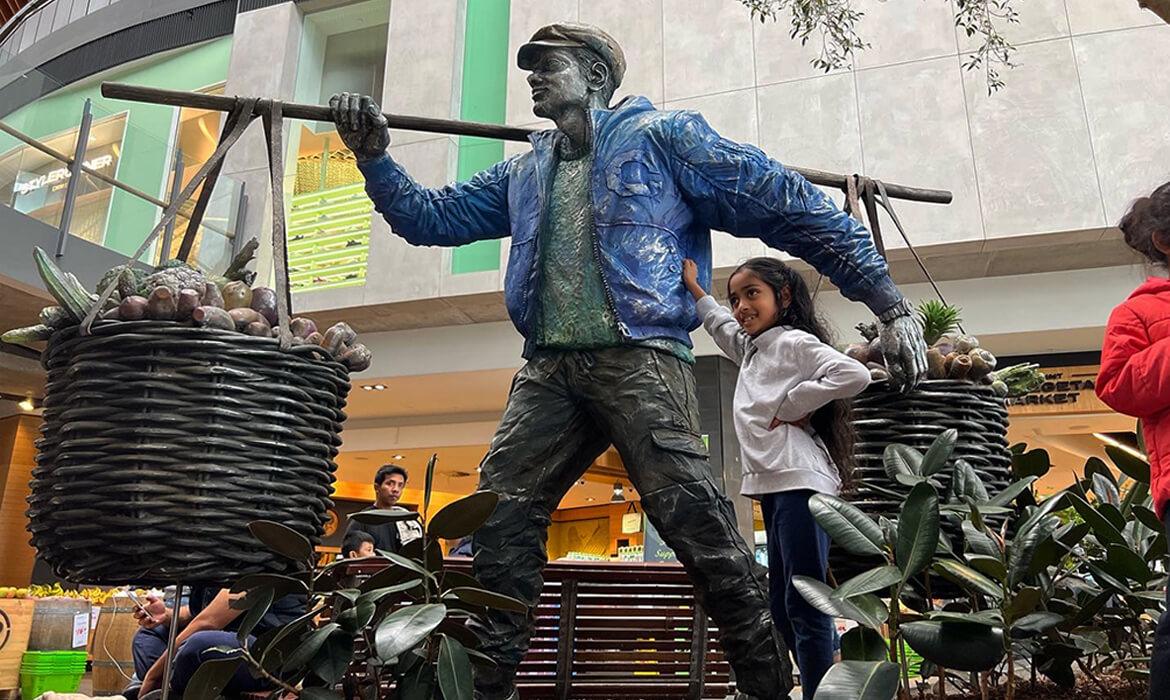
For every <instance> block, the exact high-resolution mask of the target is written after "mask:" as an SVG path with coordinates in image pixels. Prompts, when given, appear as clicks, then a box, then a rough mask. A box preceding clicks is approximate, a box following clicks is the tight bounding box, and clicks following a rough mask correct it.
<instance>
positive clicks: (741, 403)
mask: <svg viewBox="0 0 1170 700" xmlns="http://www.w3.org/2000/svg"><path fill="white" fill-rule="evenodd" d="M696 310H697V311H698V314H699V317H700V318H702V319H703V326H704V327H705V328H706V329H707V332H708V333H710V334H711V337H712V338H714V339H715V344H716V345H718V346H719V348H720V349H721V350H722V351H723V352H724V353H725V354H726V355H727V356H728V357H729V358H731V360H732V361H733V362H735V363H736V364H737V365H739V379H738V381H737V382H736V384H735V399H734V401H733V410H734V413H735V434H736V436H737V437H738V438H739V445H740V455H741V461H742V462H743V484H742V488H741V489H740V492H741V493H742V494H743V495H745V496H750V497H753V498H759V497H760V496H763V495H764V494H768V493H777V492H780V491H795V490H798V489H812V490H813V491H817V492H819V493H827V494H836V493H837V492H838V491H839V490H840V488H841V479H840V477H839V476H838V473H837V467H836V465H834V464H833V460H832V459H831V458H830V457H829V453H828V451H827V450H826V449H825V445H824V443H823V442H822V441H821V439H820V438H819V437H817V436H816V435H815V434H814V433H813V432H812V431H811V429H807V430H806V429H804V428H801V427H800V426H797V425H791V423H794V422H796V421H799V420H801V419H802V418H804V417H805V416H808V415H810V414H812V413H813V412H815V411H816V410H817V409H819V408H821V407H822V406H825V405H826V404H828V403H829V402H831V401H834V400H836V399H847V398H850V397H852V396H856V395H857V394H860V393H861V392H862V391H863V390H864V389H865V387H866V386H868V385H869V381H870V377H869V370H868V369H866V367H865V365H863V364H861V363H860V362H858V361H856V360H854V359H852V358H849V357H846V356H845V355H843V354H842V353H840V352H838V351H837V350H836V349H835V348H832V347H830V346H828V345H826V344H824V343H822V342H821V341H819V340H817V338H816V336H814V335H812V334H810V333H806V332H804V331H801V330H797V329H795V328H791V327H788V326H776V327H775V328H770V329H768V330H767V331H764V332H763V333H761V334H759V335H758V336H756V337H755V338H753V337H751V336H749V335H748V334H747V333H745V332H744V330H743V328H741V327H740V325H739V323H738V322H737V321H736V320H735V317H734V316H732V315H731V312H730V311H729V310H727V309H726V308H724V307H722V306H720V305H719V303H718V302H716V301H715V299H714V298H713V297H711V296H705V297H703V298H702V299H700V300H699V302H698V304H697V306H696ZM774 418H775V419H779V420H780V421H782V422H781V424H780V425H778V426H777V427H776V428H774V429H772V430H769V429H768V426H770V425H771V424H772V419H774Z"/></svg>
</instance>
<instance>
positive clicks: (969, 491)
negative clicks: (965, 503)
mask: <svg viewBox="0 0 1170 700" xmlns="http://www.w3.org/2000/svg"><path fill="white" fill-rule="evenodd" d="M951 495H952V497H953V498H954V499H955V500H956V501H962V500H964V499H965V498H970V499H971V500H973V501H975V502H976V503H986V502H987V499H988V498H989V497H988V495H987V487H986V486H984V485H983V479H981V478H979V474H978V472H976V471H975V467H973V466H971V463H970V462H968V461H967V460H965V459H959V460H955V471H954V473H953V474H952V475H951Z"/></svg>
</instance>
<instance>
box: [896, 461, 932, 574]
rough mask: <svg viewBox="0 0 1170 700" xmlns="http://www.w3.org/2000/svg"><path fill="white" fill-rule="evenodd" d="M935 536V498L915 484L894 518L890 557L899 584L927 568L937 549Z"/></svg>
mask: <svg viewBox="0 0 1170 700" xmlns="http://www.w3.org/2000/svg"><path fill="white" fill-rule="evenodd" d="M938 532H939V512H938V494H937V493H935V490H934V489H933V488H932V487H930V486H928V485H926V484H919V485H918V486H915V487H914V488H913V489H911V491H910V495H909V496H908V497H907V498H906V502H905V503H904V504H902V513H901V516H900V517H899V518H898V541H897V544H895V546H894V555H895V560H896V561H897V563H898V568H900V569H902V578H903V580H906V579H908V578H910V577H911V576H916V575H917V574H919V573H921V572H922V570H923V569H925V568H926V567H927V565H929V564H930V560H931V558H932V557H933V556H934V550H935V548H936V547H937V546H938Z"/></svg>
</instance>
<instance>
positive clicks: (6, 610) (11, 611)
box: [0, 598, 36, 695]
mask: <svg viewBox="0 0 1170 700" xmlns="http://www.w3.org/2000/svg"><path fill="white" fill-rule="evenodd" d="M35 602H36V601H34V600H32V599H31V598H0V695H4V694H6V693H8V692H10V691H15V690H16V689H18V688H20V659H21V657H23V656H24V652H25V651H26V650H27V649H28V635H29V632H30V631H31V630H32V618H33V604H34V603H35ZM13 694H15V693H14V692H13Z"/></svg>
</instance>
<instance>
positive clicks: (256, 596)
mask: <svg viewBox="0 0 1170 700" xmlns="http://www.w3.org/2000/svg"><path fill="white" fill-rule="evenodd" d="M275 595H276V592H275V591H273V590H272V588H271V587H269V586H260V587H258V588H253V589H252V590H251V591H250V592H249V593H248V594H247V597H248V598H249V599H250V600H249V604H250V605H249V607H248V612H246V613H244V619H243V620H241V621H240V626H239V628H238V629H237V630H236V639H238V640H239V642H240V644H241V645H244V644H247V642H248V635H250V634H252V630H253V629H254V628H255V627H256V624H257V623H258V622H260V618H262V617H264V616H265V615H266V614H267V613H268V608H270V607H272V600H273V598H274V597H275Z"/></svg>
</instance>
